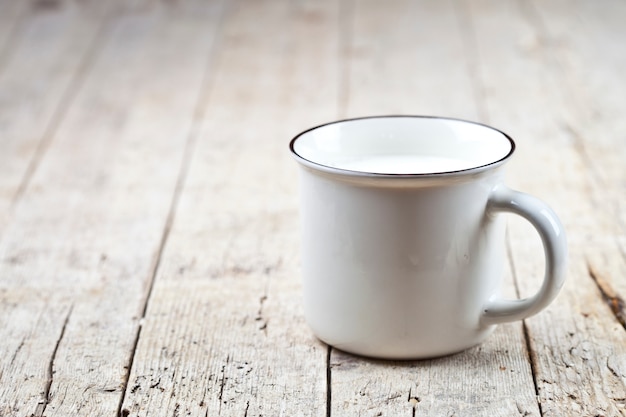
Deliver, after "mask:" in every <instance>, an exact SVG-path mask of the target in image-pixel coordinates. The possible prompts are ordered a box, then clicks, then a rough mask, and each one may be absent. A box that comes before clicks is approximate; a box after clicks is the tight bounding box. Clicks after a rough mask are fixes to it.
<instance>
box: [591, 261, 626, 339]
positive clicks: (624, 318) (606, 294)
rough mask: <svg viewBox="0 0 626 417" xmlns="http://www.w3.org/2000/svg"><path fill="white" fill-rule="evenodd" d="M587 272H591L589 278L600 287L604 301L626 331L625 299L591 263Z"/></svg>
mask: <svg viewBox="0 0 626 417" xmlns="http://www.w3.org/2000/svg"><path fill="white" fill-rule="evenodd" d="M587 271H588V272H589V277H590V278H591V279H592V280H593V282H594V283H595V284H596V286H597V287H598V290H599V291H600V294H601V295H602V300H604V302H605V303H606V304H607V305H608V306H609V309H610V310H611V312H612V313H613V315H614V316H615V319H616V320H617V321H618V322H619V323H620V324H621V325H622V327H623V328H624V330H626V302H624V299H623V298H622V297H620V296H619V295H618V294H617V292H616V291H615V290H614V289H613V287H612V286H611V284H609V282H608V280H606V279H604V277H602V275H601V274H600V273H599V272H598V271H597V270H596V269H595V268H594V267H593V265H592V264H591V263H590V262H589V261H587Z"/></svg>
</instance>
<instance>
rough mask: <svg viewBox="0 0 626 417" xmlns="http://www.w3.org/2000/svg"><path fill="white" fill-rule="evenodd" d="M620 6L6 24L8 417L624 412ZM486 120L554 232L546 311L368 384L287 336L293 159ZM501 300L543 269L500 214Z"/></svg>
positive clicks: (256, 1)
mask: <svg viewBox="0 0 626 417" xmlns="http://www.w3.org/2000/svg"><path fill="white" fill-rule="evenodd" d="M625 23H626V2H624V1H619V0H606V1H602V2H592V1H583V0H580V1H579V0H575V1H566V0H550V1H536V0H533V1H531V0H520V1H498V0H459V1H456V0H449V1H434V0H433V1H431V0H392V1H378V0H291V1H288V0H237V1H228V0H222V1H220V0H215V1H201V0H197V1H194V0H189V1H167V2H165V1H163V2H157V1H149V0H145V1H143V0H138V1H133V2H130V1H128V2H125V1H115V2H95V1H94V2H70V1H62V0H29V1H20V0H3V1H1V2H0V416H21V417H26V416H32V415H34V416H48V417H52V416H63V417H65V416H137V415H140V416H148V415H149V416H187V415H191V416H205V415H206V416H216V415H227V416H234V415H237V416H261V415H263V416H279V415H280V416H305V415H307V416H308V415H314V416H333V417H335V416H356V415H363V416H399V415H404V416H453V415H454V416H479V415H480V416H512V415H523V416H624V415H626V312H625V305H624V299H625V298H626V234H625V233H626V201H625V198H624V196H625V195H626V193H625V191H626V189H625V184H626V168H625V161H626V117H625V113H624V108H625V107H626V24H625ZM373 114H436V115H445V116H453V117H460V118H465V119H472V120H478V121H482V122H486V123H489V124H492V125H494V126H496V127H498V128H501V129H503V130H505V131H506V132H508V133H509V134H511V135H512V136H513V137H514V138H515V139H516V140H517V144H518V150H517V154H516V156H515V157H514V159H513V161H512V162H511V163H510V164H509V167H508V173H509V176H508V182H509V184H510V185H511V186H513V187H515V188H519V189H522V190H524V191H527V192H530V193H533V194H535V195H537V196H539V197H540V198H542V199H544V200H545V201H547V202H548V203H549V204H550V205H551V206H552V207H553V208H554V209H555V210H556V211H557V212H558V213H559V215H560V216H561V218H562V220H563V222H564V224H565V227H566V230H567V231H568V236H569V249H570V261H569V268H568V270H569V274H568V281H567V283H566V285H565V287H564V289H563V291H562V292H561V294H560V295H559V297H558V299H557V301H556V302H555V303H554V304H552V306H551V307H550V308H549V309H548V310H546V311H544V312H543V313H541V314H540V315H538V316H535V317H532V318H530V319H528V320H526V321H525V322H523V323H522V322H519V323H514V324H508V325H501V326H499V327H498V329H497V331H496V332H495V334H494V335H493V336H492V337H491V338H490V339H489V340H488V341H487V342H486V343H484V344H483V345H481V346H479V347H476V348H473V349H471V350H469V351H466V352H464V353H461V354H457V355H453V356H450V357H446V358H441V359H435V360H428V361H413V362H385V361H376V360H370V359H364V358H359V357H355V356H351V355H348V354H345V353H342V352H339V351H337V350H335V349H332V348H329V347H327V346H325V345H324V344H322V343H321V342H319V341H318V340H316V339H315V338H314V337H313V336H312V334H311V332H310V330H309V329H308V327H307V325H306V323H305V322H304V320H303V317H302V307H301V302H300V292H301V284H300V280H299V249H298V247H299V235H298V211H297V210H298V209H297V203H298V201H297V167H296V164H295V162H294V161H292V159H291V157H290V155H289V153H288V150H287V143H288V141H289V140H290V139H291V137H292V136H293V135H295V134H296V133H298V132H299V131H300V130H303V129H305V128H308V127H310V126H312V125H315V124H319V123H322V122H326V121H330V120H334V119H338V118H344V117H351V116H362V115H373ZM509 217H510V220H509V222H508V223H509V227H508V234H507V249H508V251H507V252H508V257H509V259H508V261H509V262H508V266H509V268H508V270H507V271H506V277H505V278H506V288H505V290H506V292H507V293H508V294H509V295H510V296H526V295H529V294H532V293H533V292H534V291H535V290H536V288H537V286H538V283H539V282H540V280H541V274H542V268H543V259H542V258H543V254H542V252H541V249H540V248H541V246H540V243H539V239H538V237H537V236H536V234H535V233H534V232H533V230H532V228H531V227H530V226H528V225H527V224H525V223H523V222H522V221H518V220H517V219H515V218H513V216H509Z"/></svg>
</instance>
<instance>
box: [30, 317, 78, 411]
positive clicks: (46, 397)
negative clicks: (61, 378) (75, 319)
mask: <svg viewBox="0 0 626 417" xmlns="http://www.w3.org/2000/svg"><path fill="white" fill-rule="evenodd" d="M73 309H74V305H71V306H70V308H69V310H68V312H67V315H66V316H65V320H64V321H63V326H62V327H61V333H60V334H59V337H58V338H57V341H56V343H55V345H54V349H53V350H52V355H51V356H50V361H49V362H48V369H47V380H46V386H45V388H44V392H43V394H42V397H43V398H42V400H41V401H40V402H39V403H38V404H37V408H36V409H35V412H34V413H33V417H43V415H44V414H43V413H44V412H45V411H46V407H48V404H49V403H50V390H51V388H52V383H53V382H54V361H55V360H56V356H57V352H58V351H59V346H61V341H62V340H63V336H65V329H66V328H67V324H68V323H69V321H70V316H71V315H72V310H73Z"/></svg>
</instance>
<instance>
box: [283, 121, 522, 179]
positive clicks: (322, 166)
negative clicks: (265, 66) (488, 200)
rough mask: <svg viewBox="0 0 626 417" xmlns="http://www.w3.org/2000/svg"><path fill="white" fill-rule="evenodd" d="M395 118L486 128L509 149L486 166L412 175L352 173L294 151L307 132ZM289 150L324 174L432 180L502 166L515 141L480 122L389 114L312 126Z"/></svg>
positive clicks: (295, 139) (296, 139) (303, 132)
mask: <svg viewBox="0 0 626 417" xmlns="http://www.w3.org/2000/svg"><path fill="white" fill-rule="evenodd" d="M395 118H405V119H430V120H443V121H450V122H461V123H467V124H472V125H475V126H480V127H483V128H486V129H489V130H492V131H495V132H497V133H499V134H501V135H502V136H504V138H506V139H507V140H508V141H509V144H510V146H511V149H510V150H509V152H508V153H507V154H506V155H504V156H503V157H502V158H500V159H498V160H496V161H492V162H489V163H487V164H482V165H479V166H475V167H471V168H465V169H459V170H452V171H444V172H427V173H413V174H398V173H377V172H364V171H354V170H350V169H345V168H338V167H333V166H329V165H325V164H322V163H319V162H315V161H312V160H310V159H307V158H305V157H303V156H302V155H300V154H298V152H297V151H296V150H295V143H296V142H297V141H298V139H299V138H301V137H302V136H304V135H305V134H307V133H309V132H312V131H314V130H317V129H320V128H323V127H326V126H330V125H336V124H341V123H347V122H357V121H361V120H371V119H395ZM289 150H290V151H291V154H292V155H293V156H294V158H295V159H296V160H297V161H298V162H299V163H301V164H302V165H304V166H307V167H309V168H312V169H314V170H318V171H324V172H328V173H331V174H338V175H342V176H348V177H367V178H398V179H402V178H407V179H415V178H433V177H439V178H440V177H450V176H460V175H463V176H465V175H472V174H476V173H479V172H483V171H486V170H489V169H492V168H495V167H497V166H500V165H502V164H503V163H504V162H505V161H506V160H508V159H509V158H510V157H511V155H513V153H514V152H515V141H514V140H513V138H511V137H510V136H509V135H507V134H506V133H505V132H503V131H501V130H500V129H497V128H495V127H493V126H489V125H487V124H485V123H480V122H475V121H471V120H465V119H460V118H456V117H445V116H428V115H402V114H391V115H377V116H361V117H352V118H346V119H339V120H334V121H331V122H327V123H322V124H320V125H317V126H313V127H311V128H309V129H306V130H304V131H302V132H300V133H298V134H297V135H296V136H295V137H294V138H293V139H291V141H290V142H289Z"/></svg>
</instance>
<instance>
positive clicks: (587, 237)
mask: <svg viewBox="0 0 626 417" xmlns="http://www.w3.org/2000/svg"><path fill="white" fill-rule="evenodd" d="M526 7H528V5H527V4H517V5H514V4H511V3H506V4H505V3H501V2H500V3H499V2H491V1H480V2H474V3H473V4H472V9H471V10H472V16H473V18H474V19H475V21H476V24H475V26H476V27H477V39H478V42H477V43H478V45H479V46H480V51H479V53H480V57H481V74H482V77H483V79H484V83H485V90H486V91H487V94H486V97H485V99H486V101H487V110H488V114H489V116H490V119H491V120H492V122H493V123H494V124H496V125H497V126H502V127H505V128H506V130H507V131H508V132H509V133H510V134H512V136H513V137H514V138H517V140H518V152H517V155H516V159H515V160H514V162H512V163H511V164H510V167H509V168H510V170H509V172H510V183H511V184H512V185H514V186H515V187H517V188H520V189H522V190H526V191H528V192H531V193H534V194H535V195H537V196H539V197H541V198H543V199H545V200H546V201H547V202H548V203H549V204H550V205H552V206H553V207H554V208H555V209H556V211H557V212H558V213H559V215H560V216H561V218H562V220H563V222H564V225H565V229H566V230H567V232H568V235H569V246H570V267H569V277H568V282H567V283H566V285H565V287H564V289H563V291H562V294H561V295H560V296H559V298H558V299H557V301H556V302H555V303H554V304H553V305H552V306H551V307H550V308H549V309H548V310H547V311H545V312H543V313H541V314H539V315H538V316H537V317H533V318H530V319H528V320H527V321H526V325H527V328H528V334H529V338H530V346H531V351H532V359H533V364H534V369H535V379H536V381H537V389H538V393H539V399H540V402H541V410H542V415H544V416H561V415H611V416H619V415H622V414H623V413H624V412H625V410H624V401H623V399H624V398H625V397H626V386H625V381H626V380H625V379H624V376H625V375H626V373H625V372H624V365H623V364H624V363H626V332H625V331H624V330H625V329H624V328H623V327H622V326H621V324H620V323H619V321H618V320H617V319H616V317H615V315H614V314H613V313H612V311H611V309H610V308H609V306H608V305H607V303H606V302H605V301H603V299H602V295H601V292H600V291H599V288H598V285H597V282H598V281H599V280H600V279H601V278H604V277H606V280H607V281H609V279H610V278H609V277H623V271H624V259H623V257H622V256H621V254H620V251H619V249H618V248H617V246H616V240H617V239H616V237H617V236H618V235H619V233H620V226H619V224H617V222H616V220H615V216H613V210H614V208H613V207H610V208H609V209H608V210H606V209H605V208H601V207H598V206H597V205H596V204H594V199H595V198H598V197H599V196H600V195H606V196H607V197H606V198H607V199H608V200H609V201H611V200H613V201H615V195H613V196H610V195H611V192H608V193H607V190H603V191H598V190H597V188H598V187H599V184H597V182H596V180H595V179H594V178H593V175H587V173H589V172H590V169H591V167H590V166H588V161H587V160H586V158H585V155H584V154H583V152H581V143H580V142H579V140H581V139H577V140H573V139H572V136H571V129H570V128H569V127H568V126H567V123H565V122H564V120H568V118H571V114H576V112H578V111H579V110H578V109H579V108H580V106H581V103H577V102H576V101H574V100H573V98H572V97H571V96H567V95H563V94H562V91H563V90H565V89H568V88H571V87H568V81H567V80H566V77H565V76H564V74H563V72H562V71H563V68H562V67H560V66H555V62H554V55H555V53H556V52H555V48H556V46H555V44H554V43H553V42H549V41H547V40H546V38H547V37H549V36H550V34H548V33H545V32H544V30H546V27H548V26H547V25H539V24H538V22H537V17H536V16H534V15H533V14H532V13H536V11H532V10H530V11H529V10H528V9H526ZM539 9H541V10H542V11H543V12H546V13H548V9H543V8H542V7H539V6H537V10H539ZM564 10H565V9H563V8H560V9H559V14H558V17H557V16H556V15H555V16H554V18H555V19H564V18H565V17H566V16H568V14H569V12H571V13H572V14H571V15H570V18H572V17H574V16H576V8H574V9H572V10H570V9H569V8H568V13H566V12H564ZM597 10H599V9H597ZM545 19H546V20H547V21H552V16H547V17H545ZM494 32H497V33H500V34H501V36H498V37H494V36H493V33H494ZM568 48H571V53H573V54H576V53H578V51H581V52H584V51H585V50H584V48H582V47H579V46H578V45H577V44H576V43H574V42H572V43H569V44H568ZM520 74H524V77H520ZM505 101H506V105H503V104H502V103H504V102H505ZM568 114H569V115H570V116H566V115H568ZM569 120H573V119H569ZM580 120H582V121H584V120H585V119H584V118H582V116H581V119H580ZM576 126H578V124H576ZM586 126H587V125H586V124H584V123H582V124H580V129H585V127H586ZM610 137H611V138H612V140H614V141H615V142H614V146H615V147H616V148H618V147H619V146H618V143H619V140H620V139H619V138H618V137H616V136H614V135H610ZM609 140H611V139H609V137H606V136H605V137H604V138H603V140H602V141H600V142H607V141H609ZM583 146H584V148H585V149H593V148H595V147H596V146H597V145H596V142H595V141H593V140H591V139H590V140H588V141H585V142H584V145H583ZM599 146H602V145H599ZM611 163H612V162H611V158H607V159H606V164H607V165H608V167H607V168H603V169H606V170H607V171H613V172H618V171H620V169H619V168H612V167H611V166H610V164H611ZM530 166H532V167H533V168H532V171H533V172H532V175H529V168H528V167H530ZM621 169H622V171H623V167H622V168H621ZM577 173H578V174H577ZM611 175H612V174H611ZM622 178H623V172H622ZM613 192H615V190H614V191H613ZM609 196H610V197H609ZM607 226H608V227H607ZM510 246H511V252H512V257H513V263H514V265H515V274H516V278H517V283H518V285H519V288H520V292H521V293H522V295H530V294H532V292H533V291H535V290H536V289H537V288H538V287H539V284H540V282H539V281H540V277H541V275H542V268H543V263H542V261H541V248H540V245H539V242H538V238H537V237H536V233H535V232H533V231H532V230H531V229H530V227H528V226H527V225H526V224H523V223H520V222H518V221H516V220H513V221H512V222H511V230H510ZM600 253H601V254H602V255H603V256H605V257H606V258H604V262H602V261H601V262H600V263H598V265H602V266H601V268H602V269H606V268H609V270H610V272H600V270H599V269H590V265H591V266H593V265H594V261H598V260H601V259H603V258H596V257H597V256H598V255H599V254H600ZM606 259H611V260H612V261H611V262H606ZM593 268H596V267H595V266H593ZM590 272H592V273H590ZM592 275H595V276H596V277H595V279H594V277H593V276H592ZM609 282H610V281H609Z"/></svg>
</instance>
